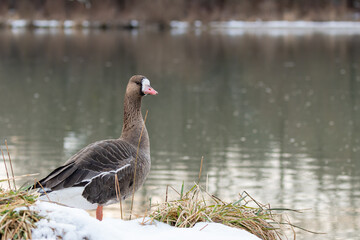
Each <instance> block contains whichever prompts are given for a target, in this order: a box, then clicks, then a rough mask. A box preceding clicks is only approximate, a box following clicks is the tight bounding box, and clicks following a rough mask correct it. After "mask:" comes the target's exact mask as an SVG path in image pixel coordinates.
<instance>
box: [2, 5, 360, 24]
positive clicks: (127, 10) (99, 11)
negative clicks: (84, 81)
mask: <svg viewBox="0 0 360 240" xmlns="http://www.w3.org/2000/svg"><path fill="white" fill-rule="evenodd" d="M7 19H28V20H34V19H56V20H65V19H70V20H76V21H82V20H89V21H103V22H115V23H116V22H121V21H129V20H131V19H136V20H139V21H144V22H148V23H167V22H169V21H170V20H186V21H194V20H202V21H224V20H247V21H255V20H264V21H266V20H290V21H293V20H312V21H330V20H334V21H339V20H355V21H357V20H360V0H1V1H0V20H2V21H5V20H7Z"/></svg>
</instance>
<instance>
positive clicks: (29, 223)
mask: <svg viewBox="0 0 360 240" xmlns="http://www.w3.org/2000/svg"><path fill="white" fill-rule="evenodd" d="M37 197H38V195H37V194H35V193H29V191H26V190H23V189H19V190H17V191H13V190H4V189H2V188H1V189H0V218H1V219H0V226H1V227H0V236H1V240H3V239H4V240H5V239H31V229H32V228H34V227H35V223H36V222H37V221H39V220H40V218H41V217H40V216H39V215H38V214H37V213H35V212H33V211H30V210H29V208H28V207H29V206H30V205H32V204H33V203H34V202H35V201H36V198H37ZM18 208H20V210H18Z"/></svg>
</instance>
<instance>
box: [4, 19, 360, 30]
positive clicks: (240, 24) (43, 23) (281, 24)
mask: <svg viewBox="0 0 360 240" xmlns="http://www.w3.org/2000/svg"><path fill="white" fill-rule="evenodd" d="M3 24H4V25H6V26H8V27H10V28H26V27H34V28H75V27H78V28H89V27H90V28H99V27H110V28H111V27H126V28H139V27H143V26H146V23H140V22H139V21H137V20H131V21H129V22H123V23H117V24H109V23H102V22H98V21H93V22H90V21H80V22H75V21H72V20H65V21H58V20H34V21H28V20H23V19H14V20H7V21H6V22H5V23H3ZM169 27H170V28H173V29H190V28H194V29H202V28H205V29H206V28H210V29H252V30H253V29H322V30H324V29H342V30H344V29H349V30H350V29H352V30H360V22H353V21H328V22H314V21H253V22H249V21H213V22H209V23H203V22H201V21H199V20H197V21H194V22H186V21H170V22H169Z"/></svg>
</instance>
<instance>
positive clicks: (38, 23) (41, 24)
mask: <svg viewBox="0 0 360 240" xmlns="http://www.w3.org/2000/svg"><path fill="white" fill-rule="evenodd" d="M33 25H34V27H38V28H56V27H59V26H60V25H61V24H60V22H59V21H56V20H34V21H33Z"/></svg>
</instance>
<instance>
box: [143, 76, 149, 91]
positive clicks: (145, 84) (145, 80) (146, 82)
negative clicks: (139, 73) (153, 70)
mask: <svg viewBox="0 0 360 240" xmlns="http://www.w3.org/2000/svg"><path fill="white" fill-rule="evenodd" d="M141 84H142V87H141V91H142V92H144V91H145V88H146V87H149V86H150V81H149V79H147V78H144V79H143V80H142V81H141Z"/></svg>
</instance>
